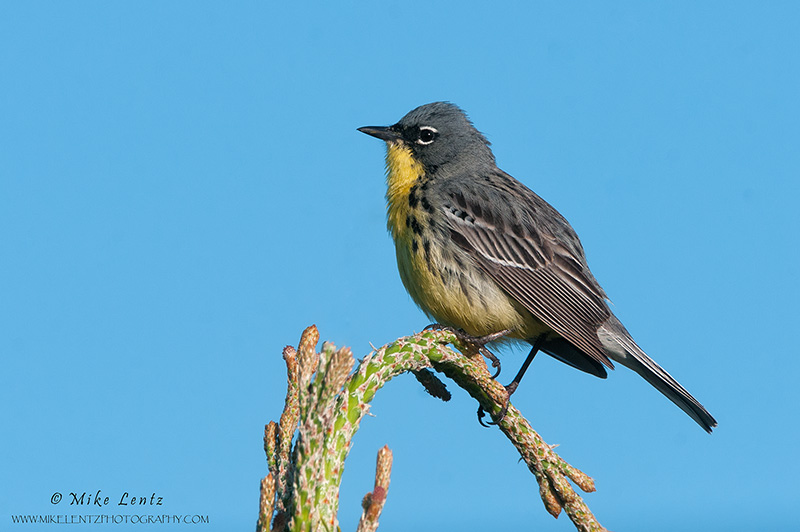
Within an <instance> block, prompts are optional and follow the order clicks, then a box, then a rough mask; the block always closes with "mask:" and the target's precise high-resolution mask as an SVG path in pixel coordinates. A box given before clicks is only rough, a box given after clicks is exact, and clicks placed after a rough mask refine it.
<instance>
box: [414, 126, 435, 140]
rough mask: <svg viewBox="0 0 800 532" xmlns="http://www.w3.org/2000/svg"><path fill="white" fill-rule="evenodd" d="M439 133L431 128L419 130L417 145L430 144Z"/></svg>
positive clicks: (426, 127)
mask: <svg viewBox="0 0 800 532" xmlns="http://www.w3.org/2000/svg"><path fill="white" fill-rule="evenodd" d="M436 133H437V131H436V130H435V129H434V128H432V127H430V126H425V127H421V128H419V135H418V136H417V144H430V143H431V142H433V139H435V138H436Z"/></svg>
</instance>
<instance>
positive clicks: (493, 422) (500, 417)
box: [478, 382, 518, 429]
mask: <svg viewBox="0 0 800 532" xmlns="http://www.w3.org/2000/svg"><path fill="white" fill-rule="evenodd" d="M517 385H518V383H514V382H512V383H511V384H509V385H508V386H504V388H505V389H506V392H507V393H508V395H507V396H506V402H505V404H504V405H503V408H501V409H500V412H499V413H498V414H497V415H496V416H495V415H492V420H491V421H486V422H484V421H483V417H484V416H485V415H486V411H485V410H484V409H483V407H482V406H479V407H478V423H480V424H481V426H482V427H486V428H487V429H488V428H489V426H490V425H499V424H500V423H501V422H502V421H503V420H504V419H505V418H506V414H507V413H508V407H509V406H511V394H513V393H514V392H515V391H516V390H517Z"/></svg>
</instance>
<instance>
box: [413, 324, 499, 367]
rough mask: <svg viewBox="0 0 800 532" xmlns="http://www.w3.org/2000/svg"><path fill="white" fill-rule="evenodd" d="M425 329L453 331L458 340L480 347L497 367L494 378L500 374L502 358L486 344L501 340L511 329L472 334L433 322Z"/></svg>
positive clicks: (481, 351)
mask: <svg viewBox="0 0 800 532" xmlns="http://www.w3.org/2000/svg"><path fill="white" fill-rule="evenodd" d="M423 330H425V331H429V330H436V331H447V332H450V333H453V334H454V335H455V336H456V338H458V340H459V341H460V342H461V343H463V344H467V345H472V346H475V347H477V348H478V352H479V353H480V354H481V355H483V356H484V357H485V358H487V359H489V360H490V361H491V362H492V367H493V368H495V369H496V370H497V371H496V372H495V373H494V375H492V378H493V379H496V378H497V377H498V376H499V375H500V369H501V368H500V359H499V358H497V356H495V354H494V353H492V352H491V351H489V350H488V349H487V348H486V344H488V343H489V342H494V341H495V340H499V339H500V338H502V337H503V336H505V335H507V334H508V333H510V332H511V330H509V329H504V330H502V331H499V332H495V333H491V334H487V335H485V336H472V335H470V334H467V333H465V332H464V331H462V330H461V329H456V328H455V327H449V326H447V325H442V324H441V323H431V324H430V325H428V326H427V327H425V329H423Z"/></svg>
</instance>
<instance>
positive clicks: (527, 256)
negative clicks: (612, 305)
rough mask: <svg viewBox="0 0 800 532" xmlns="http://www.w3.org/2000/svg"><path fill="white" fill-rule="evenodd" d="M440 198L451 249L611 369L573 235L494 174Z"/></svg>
mask: <svg viewBox="0 0 800 532" xmlns="http://www.w3.org/2000/svg"><path fill="white" fill-rule="evenodd" d="M495 172H496V173H495V174H494V175H492V176H491V177H492V183H491V185H490V184H489V182H488V181H487V180H484V179H482V178H480V177H478V178H476V179H470V180H461V179H449V180H447V181H445V182H443V183H441V188H440V190H439V192H440V193H441V194H443V196H444V197H443V199H444V200H445V202H444V203H445V205H446V207H445V210H444V217H445V220H446V223H447V225H448V228H449V230H450V235H451V237H452V239H453V241H454V242H455V243H457V244H458V245H459V246H460V247H461V248H463V249H464V250H466V251H467V252H468V253H469V254H470V255H471V256H472V257H474V259H475V260H476V261H477V263H478V264H479V265H480V266H481V267H482V268H483V269H484V270H485V271H486V273H487V274H488V275H489V276H490V277H492V279H494V280H495V281H496V282H497V284H498V285H500V287H501V288H502V289H503V290H504V291H506V292H507V293H508V294H509V295H510V296H511V297H512V298H514V299H515V300H516V301H518V302H519V303H520V304H521V305H522V306H523V307H525V308H526V309H527V310H528V311H529V312H530V313H531V314H533V315H534V316H536V317H537V318H538V319H540V320H541V321H542V322H543V323H544V324H545V325H547V326H548V327H550V328H551V329H553V331H555V332H556V333H558V334H559V335H560V336H561V337H563V338H564V339H565V340H567V341H568V342H569V343H570V344H572V345H573V346H575V347H576V348H577V349H578V350H580V351H581V352H582V353H584V354H585V355H586V356H587V357H589V358H591V359H593V360H594V361H595V362H598V363H600V364H603V365H605V366H608V367H609V368H613V365H612V364H611V361H610V360H609V359H608V357H607V356H606V353H605V350H604V349H603V346H602V344H601V343H600V339H599V338H598V335H597V330H598V328H599V327H600V326H601V325H602V324H603V323H605V322H606V321H607V320H608V318H609V316H610V315H611V312H610V310H609V308H608V306H607V305H606V302H605V299H606V295H605V293H604V292H603V289H602V288H600V285H599V284H598V283H597V281H596V280H595V278H594V276H592V274H591V272H590V271H589V268H588V266H587V265H586V259H585V256H584V253H583V248H582V246H581V244H580V241H579V240H578V237H577V235H576V234H575V231H574V230H573V229H572V227H570V225H569V224H568V223H567V221H566V220H565V219H564V218H563V217H562V216H561V215H560V214H559V213H558V212H557V211H556V210H555V209H554V208H553V207H552V206H550V204H548V203H547V202H546V201H544V200H543V199H542V198H540V197H539V196H537V195H536V194H535V193H534V192H533V191H531V190H530V189H528V188H527V187H525V186H524V185H523V184H522V183H520V182H518V181H516V180H515V179H514V178H512V177H511V176H509V175H508V174H506V173H504V172H502V171H500V170H496V171H495Z"/></svg>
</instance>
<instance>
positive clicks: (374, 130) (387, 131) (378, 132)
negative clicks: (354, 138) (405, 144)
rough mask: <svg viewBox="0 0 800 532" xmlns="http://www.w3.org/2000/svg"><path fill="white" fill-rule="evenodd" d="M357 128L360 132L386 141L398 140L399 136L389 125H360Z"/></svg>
mask: <svg viewBox="0 0 800 532" xmlns="http://www.w3.org/2000/svg"><path fill="white" fill-rule="evenodd" d="M358 130H359V131H360V132H362V133H366V134H367V135H370V136H372V137H375V138H376V139H381V140H383V141H386V142H392V141H395V140H400V139H401V136H400V133H397V132H396V131H395V130H393V129H392V128H390V127H382V126H366V127H360V128H358Z"/></svg>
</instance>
